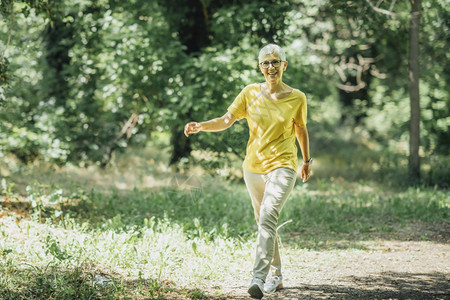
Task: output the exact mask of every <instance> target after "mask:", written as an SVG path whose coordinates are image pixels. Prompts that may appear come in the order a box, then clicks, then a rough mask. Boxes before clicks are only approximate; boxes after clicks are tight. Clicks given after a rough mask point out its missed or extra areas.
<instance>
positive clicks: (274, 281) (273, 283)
mask: <svg viewBox="0 0 450 300" xmlns="http://www.w3.org/2000/svg"><path fill="white" fill-rule="evenodd" d="M282 288H283V276H281V275H280V276H273V277H272V278H270V279H269V280H268V281H267V282H266V283H265V284H264V292H266V293H273V292H275V291H278V290H280V289H282Z"/></svg>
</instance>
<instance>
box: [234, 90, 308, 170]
mask: <svg viewBox="0 0 450 300" xmlns="http://www.w3.org/2000/svg"><path fill="white" fill-rule="evenodd" d="M306 106H307V105H306V97H305V94H304V93H302V92H301V91H299V90H297V89H294V90H293V91H292V93H291V94H289V96H287V97H285V98H283V99H280V100H276V101H275V100H271V99H267V98H266V97H264V96H263V95H262V93H261V84H251V85H248V86H246V87H245V88H244V89H243V90H242V91H241V92H240V93H239V95H238V96H237V97H236V99H235V100H234V101H233V103H232V104H231V105H230V106H229V107H228V111H229V112H230V113H232V114H233V115H234V116H235V117H236V118H237V119H242V118H246V119H247V122H248V127H249V133H250V138H249V140H248V144H247V154H246V156H245V160H244V169H245V170H247V171H249V172H252V173H258V174H267V173H269V172H271V171H273V170H275V169H278V168H289V169H292V170H294V171H297V163H298V159H297V146H296V144H295V129H294V124H296V125H298V126H301V127H305V126H306V114H307V107H306Z"/></svg>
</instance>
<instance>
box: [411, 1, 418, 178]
mask: <svg viewBox="0 0 450 300" xmlns="http://www.w3.org/2000/svg"><path fill="white" fill-rule="evenodd" d="M419 29H420V0H411V21H410V30H409V97H410V103H411V120H410V125H409V134H410V137H409V172H410V175H411V177H412V179H414V180H418V179H419V178H420V159H419V145H420V95H419Z"/></svg>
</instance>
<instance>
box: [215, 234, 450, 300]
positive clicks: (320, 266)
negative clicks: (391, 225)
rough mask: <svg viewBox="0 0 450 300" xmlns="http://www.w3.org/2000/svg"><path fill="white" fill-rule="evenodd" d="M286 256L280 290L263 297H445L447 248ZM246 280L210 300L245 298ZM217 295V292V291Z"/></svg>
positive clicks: (400, 246)
mask: <svg viewBox="0 0 450 300" xmlns="http://www.w3.org/2000/svg"><path fill="white" fill-rule="evenodd" d="M362 246H363V248H364V249H363V250H355V249H347V250H342V249H336V250H329V251H328V250H327V251H308V250H305V251H301V253H300V255H299V254H298V253H299V252H298V251H297V252H296V257H295V256H294V255H293V253H287V259H285V261H286V260H287V261H286V262H285V263H284V265H285V269H284V277H285V280H284V287H285V288H284V289H282V290H280V291H278V292H276V293H273V294H266V295H265V296H264V298H263V299H450V244H449V243H445V242H430V241H423V242H422V241H377V242H370V243H366V244H362ZM246 284H247V283H246V282H245V283H243V285H241V286H238V287H233V289H228V290H227V289H225V288H224V289H222V291H223V292H224V294H222V295H220V296H215V295H214V291H208V297H209V298H210V299H250V298H249V297H248V296H247V293H246ZM216 294H217V293H216Z"/></svg>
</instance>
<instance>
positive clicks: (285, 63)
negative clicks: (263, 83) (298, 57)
mask: <svg viewBox="0 0 450 300" xmlns="http://www.w3.org/2000/svg"><path fill="white" fill-rule="evenodd" d="M287 65H288V62H287V61H285V62H284V68H283V72H284V71H286V68H287Z"/></svg>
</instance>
